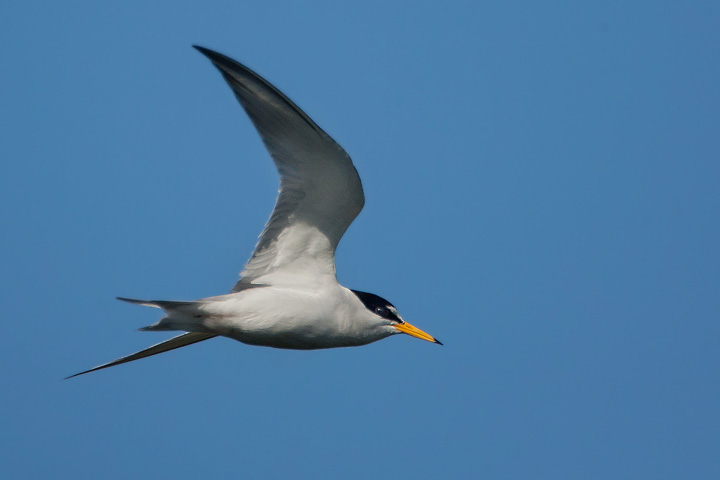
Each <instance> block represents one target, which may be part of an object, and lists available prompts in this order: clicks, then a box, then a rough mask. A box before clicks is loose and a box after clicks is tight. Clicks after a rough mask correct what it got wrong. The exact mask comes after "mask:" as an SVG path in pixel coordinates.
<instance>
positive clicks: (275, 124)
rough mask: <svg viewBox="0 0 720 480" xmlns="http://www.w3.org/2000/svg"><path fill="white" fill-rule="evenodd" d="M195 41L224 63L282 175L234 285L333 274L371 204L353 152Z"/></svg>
mask: <svg viewBox="0 0 720 480" xmlns="http://www.w3.org/2000/svg"><path fill="white" fill-rule="evenodd" d="M195 48H196V49H198V50H199V51H200V52H201V53H203V54H204V55H205V56H207V57H208V58H209V59H210V60H211V61H212V63H213V64H214V65H215V67H217V68H218V70H220V72H221V73H222V75H223V77H224V79H225V81H226V82H227V83H228V85H230V88H232V90H233V93H234V94H235V97H236V98H237V99H238V101H239V102H240V104H241V105H242V107H243V109H244V110H245V112H246V113H247V114H248V116H249V117H250V120H251V121H252V123H253V125H254V126H255V128H256V129H257V131H258V133H259V134H260V137H261V139H262V141H263V143H264V144H265V147H266V148H267V149H268V151H269V152H270V155H271V156H272V158H273V160H274V162H275V166H276V167H277V170H278V173H279V174H280V194H279V196H278V199H277V202H276V205H275V209H274V210H273V212H272V214H271V216H270V219H269V221H268V223H267V225H266V226H265V229H264V230H263V232H262V234H261V235H260V239H259V241H258V244H257V246H256V247H255V251H254V252H253V255H252V257H251V258H250V260H249V261H248V263H247V265H246V266H245V269H244V270H243V272H242V273H241V280H240V282H238V285H236V287H235V288H234V289H233V291H237V290H238V289H241V288H242V284H247V283H250V282H253V281H257V280H258V279H261V278H262V277H264V276H267V275H270V274H273V273H275V272H281V271H282V273H287V272H290V273H291V274H293V273H295V272H300V271H303V270H304V271H305V272H306V274H308V275H310V274H312V275H314V276H317V277H320V276H322V275H323V274H326V275H332V277H333V278H334V276H335V264H334V254H335V248H336V247H337V244H338V242H339V241H340V238H341V237H342V235H343V234H344V233H345V231H346V230H347V228H348V227H349V226H350V224H351V223H352V221H353V220H354V219H355V217H356V216H357V215H358V213H360V210H362V207H363V205H364V203H365V198H364V195H363V191H362V184H361V182H360V177H359V176H358V174H357V171H356V170H355V167H354V166H353V164H352V161H351V160H350V157H349V156H348V154H347V153H345V151H344V150H343V149H342V147H340V145H338V144H337V143H336V142H335V141H334V140H333V139H332V138H331V137H330V136H329V135H328V134H327V133H325V132H324V131H323V130H322V129H321V128H320V127H319V126H318V125H317V124H316V123H315V122H313V121H312V119H310V117H308V116H307V115H306V114H305V113H304V112H303V111H302V110H301V109H300V108H299V107H298V106H297V105H295V104H294V103H293V102H292V101H291V100H290V99H289V98H287V97H286V96H285V95H284V94H283V93H282V92H280V91H279V90H278V89H277V88H275V87H274V86H272V85H271V84H270V83H269V82H267V81H266V80H265V79H263V78H262V77H260V76H259V75H258V74H256V73H255V72H253V71H252V70H250V69H248V68H247V67H245V66H244V65H241V64H240V63H238V62H236V61H234V60H232V59H231V58H228V57H226V56H224V55H221V54H219V53H217V52H213V51H212V50H208V49H206V48H203V47H198V46H195ZM310 261H312V262H314V264H312V265H308V263H309V262H310ZM276 277H277V276H276Z"/></svg>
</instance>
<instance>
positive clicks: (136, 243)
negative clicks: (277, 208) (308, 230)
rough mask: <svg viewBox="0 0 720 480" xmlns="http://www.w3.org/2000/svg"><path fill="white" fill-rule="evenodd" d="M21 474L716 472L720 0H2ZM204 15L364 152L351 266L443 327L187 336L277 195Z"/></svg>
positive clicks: (227, 281) (12, 379) (663, 475)
mask: <svg viewBox="0 0 720 480" xmlns="http://www.w3.org/2000/svg"><path fill="white" fill-rule="evenodd" d="M0 40H1V41H2V45H3V48H2V52H1V53H0V59H2V62H1V64H0V65H1V71H0V72H1V73H0V87H1V88H0V122H1V123H0V139H1V140H0V160H1V162H2V164H1V170H0V196H1V200H2V201H1V202H0V205H1V209H2V210H1V214H2V216H1V221H2V236H1V237H0V242H1V243H0V245H1V250H0V252H1V254H2V257H1V260H2V265H1V270H2V274H1V275H0V296H1V298H2V305H3V308H2V310H3V312H2V317H3V323H2V336H1V338H2V339H1V340H0V343H1V348H0V379H1V380H2V395H1V397H2V409H0V440H1V441H2V444H1V446H0V476H2V477H3V478H32V479H34V478H80V479H85V478H87V479H97V478H113V479H114V478H117V479H127V478H150V477H153V478H171V477H172V478H181V479H185V478H187V479H191V478H268V479H287V478H298V479H309V478H312V479H315V478H343V479H367V478H377V479H385V478H388V479H389V478H392V479H401V478H413V479H440V478H483V479H516V478H533V479H563V478H568V479H639V478H647V479H677V478H683V479H717V478H720V455H719V454H718V452H719V451H720V416H719V415H718V405H720V385H719V384H718V373H719V372H718V367H719V365H720V362H719V360H720V349H719V348H718V343H719V342H720V323H719V322H718V312H720V256H719V255H718V245H720V221H719V220H720V193H719V192H720V188H719V181H720V88H719V86H720V62H719V61H718V60H719V59H720V3H718V2H717V1H706V2H703V1H697V2H665V1H636V2H627V1H604V2H571V1H556V2H529V1H525V2H514V1H490V2H385V1H383V2H375V1H363V2H352V3H349V2H330V1H327V2H269V1H263V2H242V1H232V2H230V1H228V2H139V1H125V2H78V1H69V2H48V1H45V2H34V1H27V0H25V1H5V2H2V3H1V4H0ZM191 44H200V45H203V46H206V47H209V48H212V49H215V50H218V51H220V52H222V53H226V54H228V55H230V56H231V57H233V58H236V59H237V60H239V61H241V62H243V63H245V64H247V65H248V66H249V67H250V68H253V69H255V70H256V71H258V72H259V73H260V74H261V75H263V76H265V77H266V78H268V79H269V80H270V81H271V82H273V83H274V84H275V85H276V86H277V87H278V88H280V89H281V90H283V91H284V92H285V93H286V94H287V95H288V96H289V97H290V98H291V99H293V100H294V101H295V102H297V103H298V105H300V106H301V108H303V109H304V110H305V111H306V112H307V113H308V114H309V115H310V116H311V117H312V118H313V119H314V120H315V121H316V122H317V123H318V124H319V125H320V126H321V127H322V128H323V129H325V130H326V131H327V132H328V133H329V134H330V135H332V136H333V137H334V138H335V139H336V140H337V141H338V142H339V143H340V144H341V145H342V146H343V147H344V148H345V149H346V150H347V151H348V152H349V154H350V155H351V156H352V158H353V159H354V162H355V164H356V166H357V169H358V171H359V172H360V175H361V177H362V179H363V182H364V185H365V193H366V196H367V204H366V207H365V210H364V211H363V212H362V214H361V215H360V217H359V218H358V219H357V221H356V222H355V223H354V224H353V225H352V226H351V228H350V230H349V231H348V234H347V236H346V237H345V238H344V240H343V241H342V242H341V244H340V248H339V251H338V256H337V264H338V265H337V266H338V276H339V279H340V281H341V282H342V283H343V284H344V285H346V286H348V287H350V288H354V289H359V290H366V291H370V292H374V293H377V294H380V295H382V296H383V297H386V298H388V299H389V300H390V301H392V302H393V303H394V304H395V305H396V306H398V308H399V309H400V312H401V313H402V315H403V316H404V317H405V318H406V319H407V320H408V321H410V322H411V323H413V324H415V325H417V326H418V327H420V328H422V329H424V330H426V331H428V332H429V333H431V334H433V335H435V336H437V337H438V338H439V339H441V340H442V341H443V342H444V343H445V346H444V347H440V346H437V345H432V344H430V343H427V342H422V341H420V340H417V339H413V338H410V337H407V336H397V337H393V338H390V339H387V340H383V341H381V342H378V343H376V344H373V345H370V346H367V347H362V348H354V349H337V350H329V351H316V352H294V351H281V350H274V349H268V348H258V347H250V346H246V345H243V344H240V343H237V342H234V341H231V340H227V339H224V338H221V339H214V340H210V341H208V342H205V343H202V344H198V345H193V346H190V347H187V348H185V349H181V350H177V351H174V352H170V353H167V354H164V355H161V356H157V357H153V358H150V359H145V360H142V361H140V362H135V363H132V364H128V365H123V366H119V367H115V368H112V369H110V370H104V371H102V372H97V373H94V374H91V375H87V376H83V377H80V378H76V379H72V380H68V381H63V380H62V378H63V377H65V376H67V375H70V374H73V373H76V372H78V371H80V370H84V369H87V368H89V367H92V366H94V365H97V364H99V363H103V362H106V361H109V360H112V359H114V358H117V357H119V356H122V355H125V354H128V353H131V352H134V351H136V350H140V349H142V348H144V347H147V346H149V345H151V344H153V343H156V342H158V341H161V340H163V339H164V338H168V337H169V336H170V335H166V334H161V333H146V332H137V331H136V329H137V328H139V327H142V326H144V325H147V324H150V323H153V322H154V321H156V320H157V319H158V311H157V310H153V309H147V308H142V307H137V306H133V305H127V304H124V303H121V302H118V301H116V300H115V299H114V297H115V296H117V295H120V296H129V297H139V298H146V297H150V298H167V299H195V298H200V297H204V296H210V295H215V294H221V293H225V292H227V291H228V290H229V289H230V288H231V287H232V285H233V284H234V283H235V281H236V279H237V273H238V272H239V271H240V270H241V268H242V265H243V263H244V261H245V260H246V259H247V258H248V257H249V255H250V252H251V251H252V249H253V246H254V244H255V240H256V238H257V235H258V234H259V232H260V230H261V229H262V226H263V224H264V222H265V220H266V219H267V217H268V215H269V213H270V211H271V209H272V206H273V203H274V199H275V192H276V188H277V176H276V173H275V171H274V167H273V165H272V162H271V160H270V158H269V156H268V154H267V153H266V152H265V150H264V148H263V146H262V144H261V142H260V140H259V138H258V136H257V133H256V132H255V130H254V129H253V127H252V125H251V124H250V122H249V121H248V119H247V117H246V116H245V113H244V112H243V111H242V109H241V108H240V106H239V105H238V104H237V103H236V101H235V99H234V98H233V96H232V94H231V92H230V89H229V88H228V87H227V85H226V84H225V83H224V81H223V80H222V78H221V77H220V75H219V73H218V72H217V71H216V70H215V69H214V68H213V67H212V65H211V64H210V63H209V62H208V61H207V59H205V58H204V57H203V56H202V55H200V54H199V53H198V52H196V51H195V50H193V49H192V48H190V45H191Z"/></svg>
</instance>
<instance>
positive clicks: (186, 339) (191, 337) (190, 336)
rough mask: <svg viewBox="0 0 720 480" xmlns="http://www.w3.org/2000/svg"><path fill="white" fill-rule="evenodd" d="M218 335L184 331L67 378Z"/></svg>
mask: <svg viewBox="0 0 720 480" xmlns="http://www.w3.org/2000/svg"><path fill="white" fill-rule="evenodd" d="M216 336H217V335H214V334H212V333H196V332H189V333H183V334H182V335H178V336H177V337H173V338H171V339H170V340H166V341H164V342H161V343H158V344H157V345H153V346H152V347H150V348H146V349H145V350H141V351H139V352H137V353H133V354H132V355H128V356H126V357H122V358H118V359H117V360H113V361H112V362H108V363H104V364H102V365H98V366H97V367H95V368H91V369H90V370H85V371H84V372H80V373H76V374H75V375H70V376H69V377H66V378H65V380H67V379H68V378H73V377H77V376H78V375H84V374H86V373H90V372H94V371H96V370H102V369H103V368H108V367H114V366H115V365H120V364H122V363H127V362H132V361H133V360H140V359H141V358H145V357H150V356H152V355H157V354H158V353H163V352H168V351H170V350H175V349H176V348H180V347H185V346H187V345H192V344H193V343H198V342H202V341H203V340H208V339H210V338H213V337H216Z"/></svg>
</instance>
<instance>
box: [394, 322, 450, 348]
mask: <svg viewBox="0 0 720 480" xmlns="http://www.w3.org/2000/svg"><path fill="white" fill-rule="evenodd" d="M393 327H395V328H396V329H398V330H400V331H401V332H402V333H407V334H408V335H410V336H411V337H415V338H419V339H421V340H427V341H428V342H433V343H437V344H439V345H442V342H441V341H440V340H438V339H436V338H435V337H433V336H432V335H430V334H428V333H425V332H423V331H422V330H420V329H419V328H417V327H413V326H412V325H410V324H409V323H407V322H405V323H399V324H397V325H393Z"/></svg>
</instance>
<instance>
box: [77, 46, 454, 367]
mask: <svg viewBox="0 0 720 480" xmlns="http://www.w3.org/2000/svg"><path fill="white" fill-rule="evenodd" d="M195 48H196V49H197V50H199V51H200V52H201V53H202V54H203V55H205V56H206V57H208V58H209V59H210V61H211V62H212V63H213V65H215V67H217V69H218V70H220V73H221V74H222V76H223V78H224V79H225V81H226V82H227V83H228V85H230V88H231V89H232V91H233V93H234V94H235V97H236V98H237V100H238V101H239V102H240V105H242V107H243V109H245V112H246V113H247V115H248V116H249V117H250V120H251V121H252V123H253V125H255V128H256V129H257V131H258V133H259V134H260V138H261V139H262V141H263V143H264V144H265V147H266V148H267V150H268V151H269V152H270V155H271V156H272V158H273V161H274V162H275V166H276V167H277V170H278V173H279V174H280V194H279V195H278V198H277V201H276V204H275V208H274V210H273V212H272V214H271V215H270V219H269V220H268V222H267V224H266V225H265V229H264V230H263V231H262V233H261V234H260V239H259V241H258V243H257V246H256V247H255V251H254V252H253V254H252V256H251V257H250V260H249V261H248V262H247V264H246V265H245V267H244V269H243V271H242V272H241V273H240V280H239V281H238V282H237V284H236V285H235V286H234V287H233V289H232V291H231V293H229V294H226V295H219V296H215V297H208V298H203V299H200V300H196V301H168V300H135V299H131V298H120V297H118V299H119V300H123V301H125V302H130V303H135V304H138V305H145V306H148V307H156V308H160V309H162V310H163V311H164V313H165V316H164V317H162V318H161V319H160V320H159V321H158V322H157V323H155V324H153V325H150V326H148V327H145V328H142V329H141V330H148V331H163V330H179V331H184V332H186V333H183V334H181V335H179V336H176V337H174V338H171V339H170V340H167V341H165V342H162V343H159V344H157V345H154V346H152V347H150V348H147V349H145V350H142V351H140V352H137V353H133V354H132V355H128V356H126V357H122V358H119V359H117V360H114V361H112V362H109V363H105V364H103V365H99V366H97V367H95V368H91V369H90V370H86V371H84V372H80V373H77V374H75V375H72V376H70V377H67V378H72V377H76V376H78V375H82V374H85V373H90V372H94V371H96V370H100V369H103V368H108V367H112V366H115V365H120V364H122V363H127V362H131V361H133V360H138V359H141V358H145V357H149V356H151V355H156V354H158V353H162V352H167V351H169V350H174V349H176V348H180V347H184V346H186V345H191V344H193V343H197V342H202V341H204V340H208V339H210V338H213V337H216V336H219V335H220V336H224V337H228V338H232V339H234V340H238V341H240V342H243V343H247V344H249V345H261V346H266V347H275V348H288V349H297V350H312V349H320V348H334V347H351V346H358V345H367V344H368V343H372V342H375V341H377V340H381V339H383V338H385V337H389V336H391V335H395V334H398V333H405V334H407V335H411V336H413V337H417V338H420V339H423V340H427V341H430V342H434V343H438V344H440V345H442V343H440V342H439V341H438V340H436V339H435V338H433V337H432V336H431V335H429V334H427V333H425V332H423V331H422V330H420V329H419V328H416V327H414V326H412V325H410V324H409V323H407V322H406V321H404V320H403V319H402V317H400V314H399V313H398V311H397V309H396V308H395V307H394V306H393V305H392V304H391V303H390V302H388V301H387V300H385V299H384V298H382V297H379V296H377V295H374V294H372V293H366V292H359V291H356V290H350V289H348V288H345V287H343V286H342V285H340V284H339V283H338V281H337V278H336V275H335V249H336V248H337V245H338V242H339V241H340V238H341V237H342V236H343V234H344V233H345V231H346V230H347V228H348V227H349V226H350V224H351V223H352V221H353V220H354V219H355V217H357V215H358V213H360V210H362V207H363V205H364V203H365V197H364V195H363V189H362V184H361V182H360V177H359V176H358V173H357V170H355V167H354V166H353V163H352V161H351V160H350V157H349V156H348V154H347V153H345V150H343V149H342V147H340V145H338V144H337V143H335V141H334V140H333V139H332V138H330V136H329V135H328V134H327V133H325V132H324V131H323V130H322V129H321V128H320V127H318V126H317V124H316V123H315V122H313V121H312V119H310V117H308V116H307V114H305V112H303V111H302V110H300V108H299V107H298V106H297V105H295V104H294V103H293V102H292V101H291V100H290V99H289V98H287V97H286V96H285V95H284V94H283V93H282V92H281V91H280V90H278V89H277V88H275V87H274V86H272V85H271V84H270V83H269V82H268V81H267V80H265V79H263V78H262V77H261V76H260V75H258V74H256V73H255V72H253V71H252V70H250V69H249V68H247V67H245V66H244V65H241V64H240V63H238V62H236V61H234V60H232V59H231V58H228V57H226V56H225V55H222V54H220V53H217V52H214V51H212V50H209V49H207V48H203V47H199V46H195Z"/></svg>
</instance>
